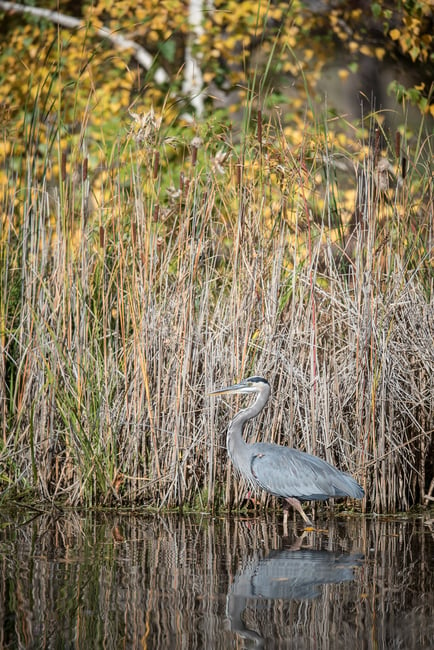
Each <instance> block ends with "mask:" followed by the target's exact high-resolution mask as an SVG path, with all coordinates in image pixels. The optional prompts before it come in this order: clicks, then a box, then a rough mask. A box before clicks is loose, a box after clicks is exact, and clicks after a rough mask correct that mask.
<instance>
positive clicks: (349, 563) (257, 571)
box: [226, 549, 363, 646]
mask: <svg viewBox="0 0 434 650" xmlns="http://www.w3.org/2000/svg"><path fill="white" fill-rule="evenodd" d="M362 559H363V556H362V555H360V554H345V553H342V552H328V551H320V550H311V549H301V550H298V551H293V550H281V551H271V552H270V553H269V554H268V555H267V556H265V557H263V558H259V557H254V558H253V559H250V560H248V561H247V562H246V564H245V565H244V567H243V568H242V569H241V570H240V571H239V572H238V573H237V575H236V576H235V578H234V580H233V582H232V585H231V587H230V589H229V592H228V596H227V601H226V616H227V618H228V620H229V622H230V629H231V631H232V632H235V633H236V634H238V635H239V636H241V637H242V638H245V639H251V640H253V641H254V642H255V644H256V645H259V646H260V645H262V642H263V639H262V637H261V635H260V634H259V633H258V632H256V631H255V630H253V629H250V628H249V627H247V625H246V624H245V622H244V612H245V610H246V609H247V608H249V609H253V610H254V609H255V608H256V607H257V606H258V604H259V603H261V604H262V606H265V604H266V602H267V601H274V600H283V601H285V600H286V601H289V600H296V601H302V600H311V599H313V598H317V597H318V596H320V594H321V588H322V586H323V585H326V584H339V583H343V582H349V581H352V580H354V569H355V568H356V567H357V566H360V565H361V563H362Z"/></svg>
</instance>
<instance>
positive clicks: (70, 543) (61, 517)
mask: <svg viewBox="0 0 434 650" xmlns="http://www.w3.org/2000/svg"><path fill="white" fill-rule="evenodd" d="M327 528H328V530H327V531H326V532H321V531H319V532H314V533H308V534H305V535H304V536H300V530H298V534H297V530H296V528H295V527H294V528H293V529H290V530H289V535H288V536H287V537H283V536H282V526H281V521H280V518H279V517H278V516H276V517H274V516H272V515H270V516H265V515H261V516H258V517H256V518H248V519H247V518H246V519H243V518H236V519H234V518H231V519H223V518H222V519H220V518H211V517H207V516H203V517H200V516H184V517H177V516H165V517H163V516H158V515H154V516H149V515H146V516H145V515H137V514H136V515H132V514H128V515H121V514H113V513H77V512H60V511H53V512H51V513H42V512H35V511H33V512H31V511H22V510H21V511H18V512H15V513H11V512H10V511H7V512H6V511H3V512H2V511H0V568H1V573H0V594H1V595H0V648H59V649H60V648H62V649H63V648H107V649H110V648H186V649H192V648H207V649H208V648H210V649H211V648H250V647H264V648H296V649H297V650H300V649H304V648H312V649H313V648H315V649H317V648H321V649H322V648H330V649H333V650H336V649H339V648H342V649H345V650H348V649H349V650H356V649H358V648H364V649H365V648H366V649H369V648H373V649H377V648H405V649H408V648H418V649H419V648H433V647H434V591H433V590H434V528H433V526H432V524H431V525H430V524H429V521H428V519H427V517H425V520H424V519H423V518H422V517H421V518H411V519H404V520H401V519H387V520H385V519H383V520H381V519H361V518H360V519H359V518H357V519H342V520H339V519H332V520H329V521H328V522H327Z"/></svg>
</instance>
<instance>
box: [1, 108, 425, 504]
mask: <svg viewBox="0 0 434 650" xmlns="http://www.w3.org/2000/svg"><path fill="white" fill-rule="evenodd" d="M258 126H259V127H260V128H258V136H257V137H253V136H248V135H246V136H245V137H244V138H243V141H242V144H241V145H236V144H234V143H233V142H232V140H231V138H230V137H229V136H228V135H227V134H225V136H224V138H223V140H224V142H223V144H222V136H219V137H217V136H216V137H215V139H213V138H212V137H210V138H209V139H208V140H206V141H204V142H203V141H201V140H200V139H196V140H194V141H192V142H190V143H188V142H187V143H184V147H185V156H184V160H183V162H182V163H181V165H177V164H176V163H175V161H174V157H173V148H174V146H175V147H176V143H175V145H174V144H173V142H171V141H169V140H168V139H167V138H166V139H165V138H164V137H163V132H162V127H161V124H160V123H159V121H158V120H157V118H156V116H154V115H153V114H149V115H147V116H135V117H134V118H133V128H132V130H131V133H130V136H129V137H128V138H126V139H125V138H124V139H120V142H119V146H118V147H117V148H116V149H114V150H113V151H111V152H105V164H106V168H105V171H103V172H101V173H100V174H99V175H98V176H97V177H96V174H95V170H94V169H92V165H91V163H90V162H89V160H88V159H87V155H86V149H85V147H84V143H85V142H86V133H85V132H83V134H82V137H81V139H80V140H81V143H82V146H81V148H77V149H76V150H75V151H71V152H65V151H64V150H62V146H61V145H60V144H59V146H58V150H57V151H55V145H54V148H53V151H52V156H51V162H50V161H48V162H47V164H45V165H44V168H43V170H42V172H41V173H37V172H36V171H35V158H34V151H35V146H28V147H27V152H28V153H27V156H26V157H25V158H24V159H23V162H22V167H21V171H20V173H18V174H16V173H12V172H11V173H10V175H9V186H8V188H7V190H6V189H5V191H4V195H3V206H2V235H1V287H2V295H1V357H0V358H1V361H0V364H1V365H0V388H1V395H2V399H1V405H0V408H1V421H2V442H1V447H0V463H1V474H0V481H1V484H2V500H3V501H6V500H9V499H18V498H25V497H27V498H33V499H34V498H42V499H49V500H54V501H61V502H65V503H68V504H70V505H75V506H77V505H87V506H92V505H97V504H104V505H123V506H139V505H140V506H142V505H147V506H151V507H156V508H160V507H175V506H177V507H178V506H183V507H195V508H200V509H211V508H219V507H222V506H226V507H228V506H232V505H234V504H237V503H240V502H241V501H242V499H243V497H244V494H245V491H244V488H243V486H242V485H241V484H240V483H239V481H238V480H236V479H234V475H233V472H232V469H231V468H230V467H229V466H228V461H227V455H226V451H225V428H226V425H227V422H228V419H229V417H230V415H231V413H233V411H234V409H235V408H236V403H234V402H231V403H229V404H225V403H223V402H222V401H220V402H218V401H217V400H216V399H215V398H209V397H207V396H206V395H207V392H208V391H210V390H211V389H213V388H215V387H218V386H220V385H222V384H227V383H229V382H232V381H233V380H236V379H238V378H240V377H242V376H246V375H249V374H253V373H254V374H260V375H264V376H266V377H267V378H268V379H269V381H270V383H271V384H272V387H273V389H274V392H273V397H272V400H271V401H270V404H269V407H268V408H267V409H266V410H265V411H264V412H263V414H261V416H260V418H258V421H257V422H256V423H255V425H254V427H253V428H252V436H251V439H256V438H258V439H259V438H260V439H264V440H269V441H275V442H278V443H280V444H285V445H289V446H294V447H297V448H298V449H302V450H305V451H308V452H312V453H315V454H318V455H319V456H321V457H323V458H325V459H326V460H328V461H329V462H332V463H333V464H336V465H337V466H339V467H340V468H341V469H343V470H346V471H349V472H350V473H351V474H353V475H354V476H355V477H356V478H357V480H359V481H360V482H361V483H362V484H363V485H364V487H365V489H366V494H367V500H366V507H367V508H368V509H369V510H371V509H372V510H375V511H378V512H380V511H382V512H385V511H387V512H392V511H395V510H396V509H407V508H409V507H410V506H413V505H414V504H417V503H421V502H423V498H424V496H425V494H426V493H427V490H428V487H429V484H430V481H431V479H432V475H433V435H432V432H433V429H434V405H433V403H434V400H433V395H434V379H433V378H434V373H433V370H434V345H433V343H434V330H433V327H434V325H433V323H434V318H433V316H434V314H433V299H432V295H433V274H432V262H433V259H432V243H433V231H432V227H433V226H432V223H433V222H432V209H433V199H432V185H431V184H430V183H431V180H430V173H431V172H430V168H429V161H430V160H431V158H432V151H431V149H430V147H431V143H430V141H429V140H426V141H420V142H419V144H418V148H417V151H416V152H415V153H414V154H413V155H412V156H411V157H409V156H408V154H407V152H406V150H404V147H401V145H400V146H399V151H397V153H398V156H397V157H396V159H394V155H395V154H394V147H393V146H392V145H391V147H390V148H389V150H388V151H387V152H386V155H387V156H388V158H389V159H391V160H392V164H393V165H394V171H395V172H396V176H397V180H396V182H395V187H391V188H389V189H381V187H380V186H381V183H380V180H381V179H380V178H379V173H380V171H381V165H380V167H379V164H380V160H381V158H380V157H379V154H378V152H376V150H375V149H376V142H377V140H376V138H375V136H373V137H372V138H371V139H370V142H369V143H366V144H367V145H368V146H366V147H365V148H364V149H363V142H361V143H360V151H361V152H363V151H364V152H365V153H364V156H363V155H362V156H350V155H349V154H348V156H347V158H348V160H350V161H351V164H352V165H353V167H352V168H351V167H350V168H348V167H347V171H346V172H345V173H344V172H339V169H340V165H338V164H337V162H338V160H340V159H338V157H337V154H336V152H335V151H334V150H333V144H332V143H331V142H332V141H331V139H330V138H329V137H328V136H329V134H327V133H326V132H324V131H321V132H320V133H316V134H314V137H312V138H311V139H310V140H309V142H308V141H306V143H304V144H303V145H302V146H301V147H300V148H299V149H297V150H294V149H291V148H289V147H288V146H287V145H286V143H285V138H284V135H283V131H282V129H281V128H280V127H279V125H278V124H277V125H274V126H273V125H272V124H271V123H268V122H267V123H265V121H264V123H262V116H261V115H260V114H259V116H258ZM28 137H29V140H31V141H32V143H33V145H35V140H36V139H37V137H38V135H37V133H32V134H30V135H29V136H28ZM59 142H60V141H59ZM399 144H400V143H399ZM404 156H405V159H406V163H405V174H404V176H405V177H404V178H402V169H403V166H404V163H402V159H403V157H404ZM56 160H57V161H58V167H59V170H58V174H56V173H55V172H53V171H52V170H51V169H50V165H55V162H56ZM348 169H349V170H350V171H348ZM379 169H380V171H379ZM387 173H388V172H386V175H387ZM319 174H321V175H322V178H323V180H322V182H321V183H319V182H318V175H319ZM339 174H341V175H343V177H342V178H339ZM343 187H345V188H346V191H347V196H348V188H352V189H353V192H354V214H353V216H352V217H351V215H350V214H349V213H346V212H345V210H344V209H343V208H342V207H341V202H342V201H343V197H342V194H341V191H342V190H341V188H343ZM349 242H350V243H351V245H350V246H349V245H348V243H349ZM262 498H263V499H264V500H265V497H262Z"/></svg>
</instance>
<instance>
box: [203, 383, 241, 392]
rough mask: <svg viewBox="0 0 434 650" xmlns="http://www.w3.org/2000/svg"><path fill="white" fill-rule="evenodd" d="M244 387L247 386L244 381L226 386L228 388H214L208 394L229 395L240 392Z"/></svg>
mask: <svg viewBox="0 0 434 650" xmlns="http://www.w3.org/2000/svg"><path fill="white" fill-rule="evenodd" d="M243 388H246V384H245V383H244V382H240V383H238V384H233V385H232V386H226V388H219V389H218V390H213V391H211V392H210V393H208V395H229V394H231V393H238V392H239V391H240V390H242V389H243Z"/></svg>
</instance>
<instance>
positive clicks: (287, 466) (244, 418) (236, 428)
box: [210, 377, 365, 528]
mask: <svg viewBox="0 0 434 650" xmlns="http://www.w3.org/2000/svg"><path fill="white" fill-rule="evenodd" d="M238 393H240V394H247V395H250V394H256V396H257V397H256V400H255V401H254V402H253V404H251V405H250V406H248V407H247V408H245V409H242V410H241V411H239V412H238V413H237V414H236V415H235V417H234V418H233V419H232V420H231V422H230V423H229V427H228V431H227V438H226V446H227V450H228V454H229V458H230V459H231V461H232V464H233V465H234V467H235V468H236V470H237V471H238V472H239V473H240V474H241V475H242V476H243V477H244V478H245V479H246V480H247V482H248V483H249V485H250V486H251V487H252V488H256V487H259V488H261V489H262V490H265V492H268V493H269V494H272V495H273V496H276V497H282V498H283V499H285V501H286V504H289V505H291V506H292V507H293V508H294V509H295V510H296V511H297V512H299V513H300V515H301V516H302V517H303V520H304V521H305V522H306V524H307V525H308V526H311V527H313V523H312V521H311V520H310V519H309V517H308V516H307V515H306V513H305V512H304V510H303V508H302V506H301V502H302V501H325V500H326V499H329V498H331V497H351V498H353V499H363V497H364V496H365V492H364V490H363V488H362V487H361V486H360V485H359V484H358V483H357V481H355V480H354V479H353V477H352V476H350V475H349V474H346V473H345V472H341V471H340V470H338V469H336V467H333V465H330V463H327V462H326V461H325V460H322V459H321V458H318V457H317V456H312V454H308V453H306V452H304V451H299V450H298V449H292V448H291V447H283V446H282V445H277V444H275V443H270V442H255V443H253V444H250V443H248V442H246V441H245V440H244V438H243V429H244V425H245V424H246V422H248V421H249V420H251V419H252V418H254V417H256V416H257V415H258V414H259V413H260V412H261V411H262V409H263V408H264V407H265V405H266V403H267V402H268V398H269V397H270V393H271V388H270V384H269V383H268V381H267V380H266V379H264V378H263V377H248V378H247V379H243V380H242V381H240V382H239V383H238V384H233V385H232V386H227V387H226V388H220V389H218V390H214V391H212V392H211V393H210V395H224V394H238ZM287 516H288V510H287V506H286V507H285V510H284V526H285V528H286V523H287Z"/></svg>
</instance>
